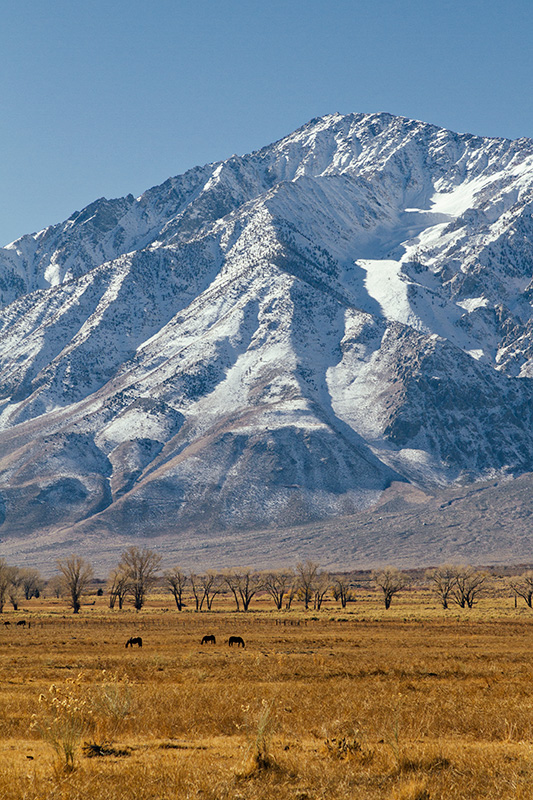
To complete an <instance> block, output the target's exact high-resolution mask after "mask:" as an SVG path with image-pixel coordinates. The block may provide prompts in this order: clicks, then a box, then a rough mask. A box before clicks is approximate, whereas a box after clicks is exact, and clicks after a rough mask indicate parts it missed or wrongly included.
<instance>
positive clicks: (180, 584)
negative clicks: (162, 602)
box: [165, 567, 187, 611]
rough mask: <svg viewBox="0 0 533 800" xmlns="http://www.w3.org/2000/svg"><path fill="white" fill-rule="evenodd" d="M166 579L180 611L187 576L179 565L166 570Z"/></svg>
mask: <svg viewBox="0 0 533 800" xmlns="http://www.w3.org/2000/svg"><path fill="white" fill-rule="evenodd" d="M165 581H166V584H167V586H168V588H169V590H170V591H171V592H172V594H173V596H174V600H175V601H176V606H177V608H178V611H181V609H182V608H183V591H184V589H185V586H186V585H187V576H186V575H185V573H184V572H182V571H181V570H180V569H179V568H178V567H174V569H169V570H167V571H166V572H165Z"/></svg>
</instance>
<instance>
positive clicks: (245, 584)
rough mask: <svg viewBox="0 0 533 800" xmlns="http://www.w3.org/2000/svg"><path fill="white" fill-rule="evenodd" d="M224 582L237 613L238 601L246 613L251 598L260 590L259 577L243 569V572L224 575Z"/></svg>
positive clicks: (260, 582)
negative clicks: (231, 594)
mask: <svg viewBox="0 0 533 800" xmlns="http://www.w3.org/2000/svg"><path fill="white" fill-rule="evenodd" d="M224 582H225V583H226V584H227V586H229V588H230V589H231V591H232V592H233V596H234V598H235V603H236V605H237V611H240V604H239V599H240V602H241V603H242V610H243V611H248V609H249V607H250V603H251V602H252V598H253V597H254V595H256V594H257V592H258V591H259V590H260V589H261V588H262V579H261V576H260V575H259V574H258V573H257V572H252V570H250V569H245V570H243V572H230V573H228V574H226V575H224Z"/></svg>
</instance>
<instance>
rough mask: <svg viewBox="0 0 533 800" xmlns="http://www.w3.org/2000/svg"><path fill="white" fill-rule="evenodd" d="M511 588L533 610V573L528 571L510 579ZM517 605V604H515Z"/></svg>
mask: <svg viewBox="0 0 533 800" xmlns="http://www.w3.org/2000/svg"><path fill="white" fill-rule="evenodd" d="M509 586H510V587H511V589H512V590H513V592H514V593H515V595H518V596H519V597H522V598H523V599H524V600H525V601H526V604H527V605H528V606H529V608H533V571H532V570H527V571H526V572H523V573H522V575H517V576H514V577H512V578H509ZM515 605H516V604H515Z"/></svg>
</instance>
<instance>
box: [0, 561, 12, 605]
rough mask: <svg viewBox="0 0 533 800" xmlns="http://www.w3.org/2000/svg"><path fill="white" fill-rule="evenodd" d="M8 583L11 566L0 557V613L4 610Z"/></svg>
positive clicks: (9, 581)
mask: <svg viewBox="0 0 533 800" xmlns="http://www.w3.org/2000/svg"><path fill="white" fill-rule="evenodd" d="M10 583H11V567H9V566H8V564H7V562H6V560H5V558H0V614H2V613H3V611H4V606H5V604H6V598H7V592H8V589H9V584H10Z"/></svg>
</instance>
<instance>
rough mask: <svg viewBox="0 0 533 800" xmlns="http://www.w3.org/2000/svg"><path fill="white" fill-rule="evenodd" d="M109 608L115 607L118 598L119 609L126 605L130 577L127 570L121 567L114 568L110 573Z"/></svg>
mask: <svg viewBox="0 0 533 800" xmlns="http://www.w3.org/2000/svg"><path fill="white" fill-rule="evenodd" d="M108 587H109V608H115V605H116V603H117V600H118V607H119V610H121V609H122V606H123V605H124V599H125V597H126V595H127V594H128V592H129V591H130V579H129V575H128V573H127V572H123V571H122V570H120V569H114V570H113V571H112V572H111V574H110V575H109V579H108Z"/></svg>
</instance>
